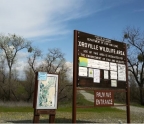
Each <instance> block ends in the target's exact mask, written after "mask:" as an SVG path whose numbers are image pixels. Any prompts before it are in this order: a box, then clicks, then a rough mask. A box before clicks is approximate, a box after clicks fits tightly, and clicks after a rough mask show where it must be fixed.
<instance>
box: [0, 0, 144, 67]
mask: <svg viewBox="0 0 144 124" xmlns="http://www.w3.org/2000/svg"><path fill="white" fill-rule="evenodd" d="M127 26H132V27H136V28H137V27H138V28H140V29H141V30H143V31H144V0H0V33H2V34H8V33H10V34H14V33H15V34H17V35H20V36H22V37H24V38H26V39H28V40H29V41H31V42H32V45H33V46H35V47H38V48H39V49H41V50H42V51H43V53H44V54H45V53H47V50H48V49H49V48H59V49H60V50H61V51H62V52H63V53H64V54H65V59H66V61H67V62H69V63H73V31H74V30H79V31H83V32H87V33H90V34H94V35H98V36H102V37H105V38H109V39H115V40H118V41H120V40H121V39H122V33H123V30H124V29H125V28H126V27H127ZM20 56H26V53H21V54H20ZM21 64H22V62H20V66H21Z"/></svg>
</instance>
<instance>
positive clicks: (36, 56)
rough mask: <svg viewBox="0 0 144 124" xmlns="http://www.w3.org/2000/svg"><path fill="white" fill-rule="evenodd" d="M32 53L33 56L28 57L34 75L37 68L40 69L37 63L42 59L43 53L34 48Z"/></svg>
mask: <svg viewBox="0 0 144 124" xmlns="http://www.w3.org/2000/svg"><path fill="white" fill-rule="evenodd" d="M31 53H32V54H31V55H30V56H29V57H28V64H29V66H30V67H31V69H32V70H33V73H36V71H37V67H38V65H37V61H38V59H39V58H41V57H42V52H41V50H40V49H38V48H33V49H32V51H31Z"/></svg>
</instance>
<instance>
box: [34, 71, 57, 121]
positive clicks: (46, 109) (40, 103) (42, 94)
mask: <svg viewBox="0 0 144 124" xmlns="http://www.w3.org/2000/svg"><path fill="white" fill-rule="evenodd" d="M57 99H58V75H56V74H47V72H37V73H36V79H35V92H34V101H33V108H34V118H33V122H34V123H38V122H39V116H40V114H49V122H50V123H54V120H55V114H56V109H57Z"/></svg>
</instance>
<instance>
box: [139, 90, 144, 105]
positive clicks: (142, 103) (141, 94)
mask: <svg viewBox="0 0 144 124" xmlns="http://www.w3.org/2000/svg"><path fill="white" fill-rule="evenodd" d="M139 88H140V103H141V105H144V95H143V87H139Z"/></svg>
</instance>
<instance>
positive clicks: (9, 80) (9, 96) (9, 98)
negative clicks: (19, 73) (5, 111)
mask: <svg viewBox="0 0 144 124" xmlns="http://www.w3.org/2000/svg"><path fill="white" fill-rule="evenodd" d="M8 83H9V89H8V90H9V92H8V100H9V101H10V100H11V68H10V69H9V79H8Z"/></svg>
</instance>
